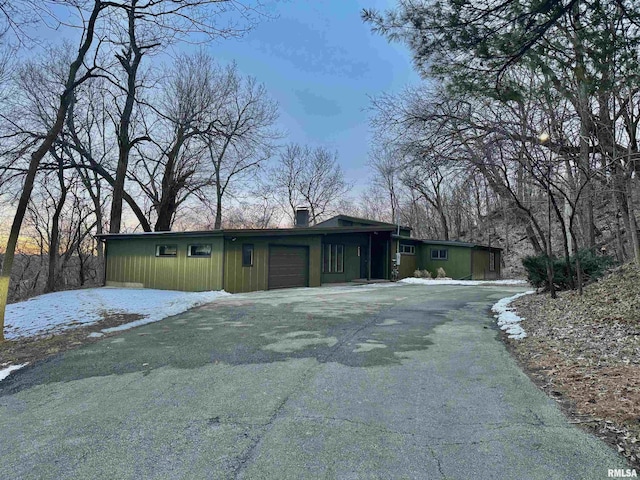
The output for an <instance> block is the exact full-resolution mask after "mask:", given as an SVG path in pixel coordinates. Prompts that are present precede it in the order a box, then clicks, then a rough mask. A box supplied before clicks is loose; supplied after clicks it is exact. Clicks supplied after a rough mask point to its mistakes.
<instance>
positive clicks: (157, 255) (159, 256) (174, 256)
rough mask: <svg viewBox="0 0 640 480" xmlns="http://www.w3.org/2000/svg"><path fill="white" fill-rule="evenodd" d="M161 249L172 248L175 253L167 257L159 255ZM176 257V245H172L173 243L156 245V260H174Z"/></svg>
mask: <svg viewBox="0 0 640 480" xmlns="http://www.w3.org/2000/svg"><path fill="white" fill-rule="evenodd" d="M161 247H165V249H166V248H167V247H173V248H175V253H174V254H172V255H167V254H161V253H160V248H161ZM177 256H178V244H173V243H160V244H157V245H156V257H158V258H176V257H177Z"/></svg>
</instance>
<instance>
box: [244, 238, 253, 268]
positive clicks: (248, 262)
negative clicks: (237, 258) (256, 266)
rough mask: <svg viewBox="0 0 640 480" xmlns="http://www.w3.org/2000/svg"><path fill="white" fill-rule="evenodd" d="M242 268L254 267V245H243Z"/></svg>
mask: <svg viewBox="0 0 640 480" xmlns="http://www.w3.org/2000/svg"><path fill="white" fill-rule="evenodd" d="M242 266H243V267H253V244H252V243H243V244H242Z"/></svg>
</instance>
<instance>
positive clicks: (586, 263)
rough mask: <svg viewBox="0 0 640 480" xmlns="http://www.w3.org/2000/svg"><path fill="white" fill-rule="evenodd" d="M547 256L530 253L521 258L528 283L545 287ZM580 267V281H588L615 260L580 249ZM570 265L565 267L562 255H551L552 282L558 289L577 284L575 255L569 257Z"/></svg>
mask: <svg viewBox="0 0 640 480" xmlns="http://www.w3.org/2000/svg"><path fill="white" fill-rule="evenodd" d="M547 258H548V257H547V256H546V255H531V256H528V257H525V258H523V259H522V265H523V266H524V268H525V270H526V271H527V279H528V280H529V283H531V285H533V286H534V287H536V288H542V287H547ZM578 259H579V260H580V268H581V270H582V281H583V284H584V283H588V282H591V281H594V280H596V279H598V278H600V277H602V276H603V275H604V273H605V272H606V271H607V269H608V268H609V267H611V266H612V265H613V264H614V263H615V261H614V259H613V258H612V257H609V256H603V255H596V254H594V253H593V252H592V251H591V250H586V249H585V250H580V251H579V252H578ZM570 261H571V265H570V266H569V268H567V263H566V260H565V258H564V257H562V258H557V257H552V259H551V262H552V264H553V283H554V284H555V285H556V287H557V288H558V289H559V290H567V289H569V288H571V286H572V285H576V284H577V279H576V278H577V277H576V257H575V255H573V256H572V257H571V258H570Z"/></svg>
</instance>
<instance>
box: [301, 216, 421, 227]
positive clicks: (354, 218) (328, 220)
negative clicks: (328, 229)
mask: <svg viewBox="0 0 640 480" xmlns="http://www.w3.org/2000/svg"><path fill="white" fill-rule="evenodd" d="M336 218H337V219H338V220H347V221H349V222H359V223H370V224H372V225H380V226H385V227H387V226H390V227H393V228H395V229H397V228H398V225H397V224H395V223H389V222H379V221H378V220H369V219H368V218H359V217H350V216H349V215H336V216H335V217H331V218H329V219H327V220H325V221H323V222H320V223H316V224H315V225H313V226H312V227H311V228H317V227H321V226H322V224H323V223H327V222H330V221H331V220H334V219H336ZM342 228H344V227H342ZM400 230H411V227H407V226H404V225H400Z"/></svg>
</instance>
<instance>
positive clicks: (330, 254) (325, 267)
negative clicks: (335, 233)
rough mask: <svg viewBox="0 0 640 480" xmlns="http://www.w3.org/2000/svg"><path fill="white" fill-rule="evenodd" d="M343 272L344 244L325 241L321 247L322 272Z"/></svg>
mask: <svg viewBox="0 0 640 480" xmlns="http://www.w3.org/2000/svg"><path fill="white" fill-rule="evenodd" d="M343 272H344V245H336V244H331V243H325V244H324V246H323V249H322V273H343Z"/></svg>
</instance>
